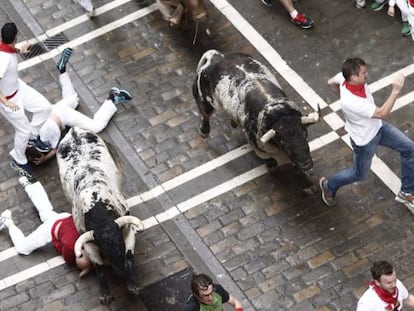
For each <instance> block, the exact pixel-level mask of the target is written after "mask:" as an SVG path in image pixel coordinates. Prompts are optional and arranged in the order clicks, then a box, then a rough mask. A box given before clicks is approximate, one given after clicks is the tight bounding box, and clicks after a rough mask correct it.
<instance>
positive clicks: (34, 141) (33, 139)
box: [27, 138, 36, 148]
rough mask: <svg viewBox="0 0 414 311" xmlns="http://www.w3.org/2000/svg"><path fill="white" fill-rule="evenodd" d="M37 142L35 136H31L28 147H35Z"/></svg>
mask: <svg viewBox="0 0 414 311" xmlns="http://www.w3.org/2000/svg"><path fill="white" fill-rule="evenodd" d="M35 144H36V139H35V138H30V139H29V141H28V142H27V147H30V148H32V147H34V146H35Z"/></svg>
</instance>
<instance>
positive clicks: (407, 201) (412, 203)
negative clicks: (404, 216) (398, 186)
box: [395, 191, 414, 214]
mask: <svg viewBox="0 0 414 311" xmlns="http://www.w3.org/2000/svg"><path fill="white" fill-rule="evenodd" d="M395 200H396V201H398V202H400V203H402V204H404V205H405V206H407V208H408V209H409V210H410V212H411V213H413V214H414V195H412V194H411V193H406V192H402V191H400V192H398V194H397V196H396V197H395Z"/></svg>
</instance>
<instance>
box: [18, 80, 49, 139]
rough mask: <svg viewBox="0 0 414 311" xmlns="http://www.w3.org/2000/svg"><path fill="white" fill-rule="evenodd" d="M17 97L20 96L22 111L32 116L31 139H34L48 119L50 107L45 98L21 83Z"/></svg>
mask: <svg viewBox="0 0 414 311" xmlns="http://www.w3.org/2000/svg"><path fill="white" fill-rule="evenodd" d="M19 93H21V94H19ZM18 95H19V96H21V102H22V106H23V108H24V110H26V111H29V112H31V113H32V114H33V116H32V121H31V122H30V125H31V126H32V138H35V137H37V135H38V134H39V129H40V127H41V126H42V124H43V123H44V122H45V121H46V119H47V118H48V117H49V115H50V112H51V111H52V105H51V104H50V102H49V101H48V100H47V99H46V97H44V96H43V95H42V94H40V93H39V92H38V91H36V90H35V89H34V88H32V87H30V86H29V85H27V84H26V83H25V82H23V81H19V92H17V94H16V96H18Z"/></svg>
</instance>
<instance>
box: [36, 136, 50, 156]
mask: <svg viewBox="0 0 414 311" xmlns="http://www.w3.org/2000/svg"><path fill="white" fill-rule="evenodd" d="M33 147H35V149H36V150H37V151H39V152H49V151H50V149H51V148H52V146H51V145H50V143H49V142H44V141H41V140H40V136H37V139H36V140H35V143H34V146H33Z"/></svg>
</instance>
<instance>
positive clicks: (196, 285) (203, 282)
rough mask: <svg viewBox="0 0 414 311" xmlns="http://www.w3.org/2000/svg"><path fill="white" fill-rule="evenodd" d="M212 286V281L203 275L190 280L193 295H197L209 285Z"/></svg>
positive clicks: (194, 276)
mask: <svg viewBox="0 0 414 311" xmlns="http://www.w3.org/2000/svg"><path fill="white" fill-rule="evenodd" d="M212 284H213V280H212V279H211V278H210V277H209V276H208V275H205V274H203V273H200V274H197V275H196V274H195V275H193V279H192V280H191V291H192V292H193V294H194V295H197V296H198V294H199V292H200V289H201V290H206V289H207V288H208V287H209V286H210V285H212Z"/></svg>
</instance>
